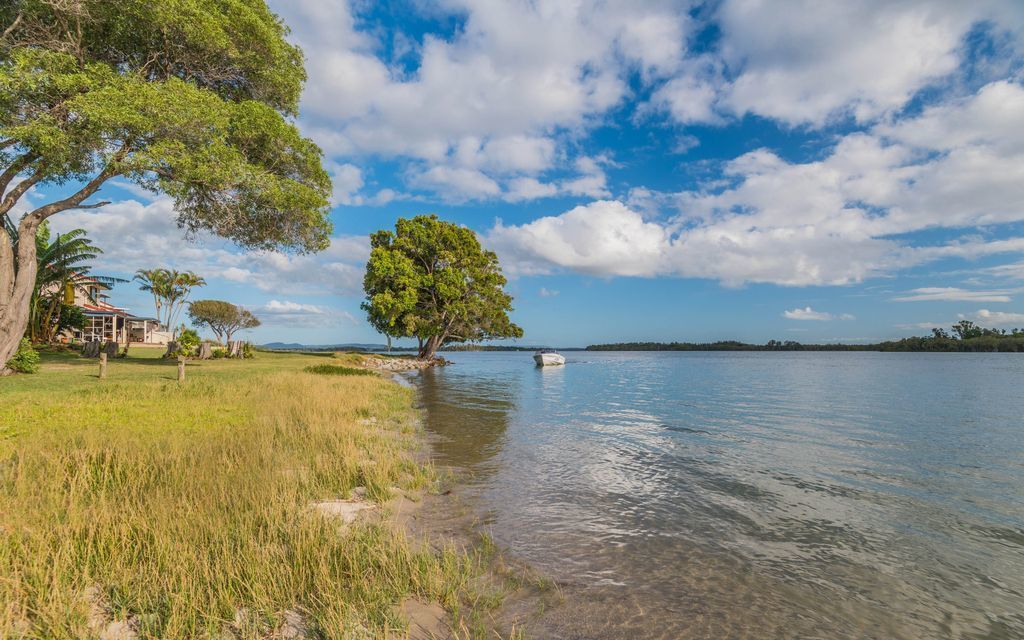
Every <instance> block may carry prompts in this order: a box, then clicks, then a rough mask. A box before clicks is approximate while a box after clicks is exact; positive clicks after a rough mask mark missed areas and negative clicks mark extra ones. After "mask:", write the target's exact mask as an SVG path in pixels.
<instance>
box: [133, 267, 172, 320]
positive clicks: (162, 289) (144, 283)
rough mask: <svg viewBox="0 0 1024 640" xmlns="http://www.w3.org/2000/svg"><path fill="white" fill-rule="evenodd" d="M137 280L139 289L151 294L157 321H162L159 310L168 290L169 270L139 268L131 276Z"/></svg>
mask: <svg viewBox="0 0 1024 640" xmlns="http://www.w3.org/2000/svg"><path fill="white" fill-rule="evenodd" d="M133 280H135V281H136V282H139V283H140V285H139V289H141V290H142V291H148V292H149V293H151V294H153V306H155V307H156V319H157V322H162V321H163V320H162V318H161V317H160V310H161V309H162V308H163V303H164V300H165V299H166V298H167V295H168V293H169V291H170V282H171V272H170V271H168V270H167V269H139V270H138V271H136V272H135V277H134V278H133Z"/></svg>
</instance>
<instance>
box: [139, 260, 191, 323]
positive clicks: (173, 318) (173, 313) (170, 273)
mask: <svg viewBox="0 0 1024 640" xmlns="http://www.w3.org/2000/svg"><path fill="white" fill-rule="evenodd" d="M135 280H136V281H138V282H139V283H140V286H139V288H140V289H142V290H143V291H148V292H150V293H152V294H153V304H154V305H155V306H156V318H157V320H159V321H160V323H161V324H163V325H164V327H165V328H166V329H168V330H170V331H174V333H175V334H177V329H176V328H175V329H172V327H175V325H176V324H177V320H178V317H179V316H180V315H181V309H182V308H183V307H184V306H185V303H186V302H187V301H188V296H189V294H191V293H192V289H194V288H196V287H202V286H205V285H206V280H204V279H203V278H202V277H200V276H198V275H196V273H195V272H193V271H177V270H175V269H139V270H138V271H136V272H135Z"/></svg>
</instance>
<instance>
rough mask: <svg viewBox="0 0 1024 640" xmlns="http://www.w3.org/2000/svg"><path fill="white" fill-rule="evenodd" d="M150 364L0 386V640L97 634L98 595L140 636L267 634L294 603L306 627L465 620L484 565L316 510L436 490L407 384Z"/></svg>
mask: <svg viewBox="0 0 1024 640" xmlns="http://www.w3.org/2000/svg"><path fill="white" fill-rule="evenodd" d="M160 355H161V354H160V352H159V351H157V350H145V349H141V348H136V349H133V350H132V353H131V355H130V357H128V358H126V359H115V360H111V361H110V364H109V366H108V377H107V379H106V380H99V379H98V375H97V374H98V363H97V361H95V360H84V359H82V358H80V357H78V356H77V354H46V355H44V357H43V366H42V370H41V371H40V372H39V373H38V374H35V375H20V376H13V377H9V378H0V514H2V516H0V637H2V638H19V637H24V638H68V639H72V638H74V639H78V638H83V637H94V636H95V635H96V629H95V628H93V629H90V621H89V620H90V598H89V597H87V596H86V594H88V593H90V590H92V592H93V593H94V594H95V593H99V594H102V600H103V602H104V603H105V605H106V609H107V614H108V616H109V618H110V619H114V620H131V621H132V624H133V625H134V626H135V627H136V629H137V631H138V634H139V637H148V638H211V639H212V638H265V637H268V635H269V634H270V633H271V632H272V631H273V629H274V628H275V627H276V626H277V625H278V624H280V622H281V620H282V616H283V612H285V611H286V610H297V611H300V612H301V614H302V616H303V617H304V619H305V620H306V621H307V622H308V623H309V624H310V626H311V627H312V629H313V632H314V636H313V637H324V638H350V637H367V638H370V637H389V636H392V637H404V635H405V629H406V621H404V620H403V619H402V618H401V616H400V614H399V613H398V610H397V605H398V603H399V602H400V601H401V600H402V599H403V598H406V597H411V596H414V597H418V598H421V599H426V600H433V601H438V602H441V603H442V604H443V605H444V606H445V607H446V608H447V609H448V610H449V611H452V612H454V613H455V619H456V620H459V614H458V611H459V609H460V607H462V606H463V603H464V602H466V599H467V584H468V581H469V579H470V577H471V576H472V574H473V572H474V571H475V570H476V569H475V567H476V564H475V561H473V560H470V558H468V557H467V556H466V555H464V554H461V553H456V552H454V551H450V550H449V551H445V552H442V553H433V552H429V551H415V550H414V548H416V546H415V545H410V544H409V542H408V540H407V539H406V538H405V536H404V534H403V533H402V532H400V531H396V530H394V529H393V527H391V526H389V525H387V524H373V523H367V524H362V525H358V526H354V527H351V528H349V529H348V530H347V531H345V532H340V531H339V527H338V524H337V523H336V522H334V521H331V520H330V519H327V518H324V517H322V516H319V515H317V514H316V513H313V512H312V510H311V509H310V508H309V505H310V503H311V502H313V501H316V500H322V499H329V498H339V497H347V496H350V495H351V492H352V490H353V489H354V488H355V487H360V486H361V487H366V489H367V496H368V498H369V499H371V500H374V501H384V500H386V499H387V498H388V497H389V496H390V495H391V487H399V488H403V489H421V488H424V487H426V486H427V485H428V484H429V483H430V482H431V473H430V470H429V469H427V468H424V467H423V466H422V465H421V464H420V463H419V462H417V459H416V455H415V447H416V438H415V436H414V425H415V414H414V411H413V409H412V392H411V391H410V390H409V389H405V388H402V387H400V386H399V385H396V384H394V383H391V382H390V381H388V380H386V379H384V378H382V377H380V376H375V375H374V376H332V375H329V376H325V375H317V374H314V373H310V372H307V371H305V370H304V369H305V368H306V367H310V366H314V365H318V364H335V363H337V364H354V363H355V360H357V359H358V358H354V357H352V356H343V357H335V356H334V355H333V354H329V353H328V354H316V355H312V354H277V353H258V354H257V357H256V358H255V359H252V360H247V361H236V360H208V361H203V362H190V363H189V364H188V366H187V368H186V370H187V374H186V380H185V382H184V383H181V384H179V383H178V382H177V381H176V375H177V369H176V363H174V362H167V361H164V360H162V359H160V357H159V356H160ZM90 634H92V635H90ZM224 634H227V635H224Z"/></svg>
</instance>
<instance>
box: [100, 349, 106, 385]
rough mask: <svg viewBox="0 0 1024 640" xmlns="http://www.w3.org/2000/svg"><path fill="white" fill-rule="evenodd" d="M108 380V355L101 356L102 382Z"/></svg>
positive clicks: (104, 353) (102, 354)
mask: <svg viewBox="0 0 1024 640" xmlns="http://www.w3.org/2000/svg"><path fill="white" fill-rule="evenodd" d="M106 378H107V353H106V352H103V353H101V354H100V380H105V379H106Z"/></svg>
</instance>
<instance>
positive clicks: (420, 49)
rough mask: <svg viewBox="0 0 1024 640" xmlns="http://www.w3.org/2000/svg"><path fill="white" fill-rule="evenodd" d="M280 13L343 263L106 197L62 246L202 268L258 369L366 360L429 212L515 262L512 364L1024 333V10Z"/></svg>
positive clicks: (604, 8)
mask: <svg viewBox="0 0 1024 640" xmlns="http://www.w3.org/2000/svg"><path fill="white" fill-rule="evenodd" d="M271 6H272V7H273V8H274V9H275V11H277V12H278V13H279V14H280V15H281V16H282V18H283V19H284V20H285V22H286V23H287V24H289V25H290V26H291V28H292V30H293V31H292V38H293V39H294V40H295V41H296V42H298V43H299V44H300V45H301V46H302V47H303V50H304V52H305V55H306V58H307V70H308V73H309V81H308V84H307V88H306V91H305V93H304V97H303V104H302V115H301V116H300V118H299V124H300V126H301V128H302V129H303V131H304V132H305V133H306V134H307V135H308V136H310V137H312V138H313V139H314V140H315V141H316V142H317V143H318V144H320V146H321V147H322V148H323V149H324V152H325V157H326V158H325V159H326V162H327V165H328V167H329V170H330V171H331V173H332V176H333V177H334V183H335V187H334V204H335V206H334V209H333V212H332V218H333V221H334V225H335V231H334V238H333V242H332V245H331V247H330V249H328V250H327V251H325V252H324V253H322V254H319V255H316V256H286V255H280V254H268V253H244V252H241V251H239V250H237V249H235V248H233V247H231V246H230V245H227V244H225V243H223V242H222V241H219V240H217V239H214V238H199V239H194V240H191V241H190V240H186V239H184V238H183V237H182V234H181V232H180V231H179V230H178V229H177V228H176V226H175V224H174V213H173V205H172V203H171V202H170V201H168V200H167V199H166V198H162V197H159V196H153V195H152V194H148V193H145V192H142V191H140V190H138V189H135V188H134V187H132V186H131V185H128V184H125V183H116V184H114V185H111V186H110V187H108V188H107V189H105V192H104V194H102V195H103V196H104V197H105V199H108V200H112V201H113V202H112V204H110V205H108V206H106V207H104V208H102V209H97V210H87V211H78V212H68V213H65V214H62V215H61V216H58V217H56V218H54V219H53V224H54V225H55V226H56V227H57V228H60V229H67V228H71V227H84V228H86V229H88V230H89V232H90V234H91V235H92V237H93V238H94V239H95V240H96V241H97V243H98V244H100V246H102V247H103V248H104V249H105V250H106V253H105V254H104V256H103V258H102V259H101V260H99V261H98V263H97V265H96V271H97V272H98V273H107V274H111V275H126V274H130V273H131V272H133V271H134V270H135V269H138V268H151V267H156V266H170V267H176V268H179V269H193V270H195V271H197V272H199V273H200V274H201V275H204V276H205V277H206V278H207V280H208V281H209V285H208V286H207V287H205V288H204V289H203V290H201V291H199V292H197V296H198V297H204V298H205V297H212V298H222V299H227V300H231V301H234V302H238V303H241V304H244V305H246V306H247V307H249V308H251V309H253V310H254V311H255V312H256V313H257V315H259V316H260V317H262V318H263V320H264V326H263V327H261V328H259V329H258V330H255V331H253V332H252V334H251V336H250V337H251V338H252V339H255V340H257V341H261V342H265V341H273V340H280V341H287V342H304V343H340V342H379V341H380V338H379V336H377V335H376V334H374V332H373V331H372V330H371V329H370V328H369V327H368V326H367V324H366V323H365V322H364V320H363V314H362V313H361V312H360V310H359V303H360V301H361V297H362V296H361V291H360V289H361V279H362V269H363V265H364V263H365V260H366V257H367V253H368V248H367V238H366V236H367V234H368V233H370V232H372V231H374V230H376V229H379V228H383V227H389V226H391V225H392V224H393V223H394V221H395V219H396V218H398V217H401V216H409V215H415V214H419V213H428V212H429V213H437V214H438V215H440V216H441V217H443V218H445V219H448V220H452V221H455V222H458V223H461V224H465V225H467V226H468V227H470V228H472V229H473V230H474V231H476V232H477V233H478V235H479V236H480V238H481V241H482V242H483V243H484V245H485V246H487V247H489V248H492V249H494V250H495V251H497V252H498V254H499V256H500V257H501V260H502V264H503V265H504V267H505V269H506V271H507V272H508V274H509V276H510V285H509V288H510V290H511V292H512V293H513V295H514V296H515V307H516V310H515V313H514V320H515V321H516V322H517V323H518V324H520V325H521V326H522V327H523V328H524V330H525V332H526V336H525V338H524V339H523V340H522V342H523V343H525V344H553V345H562V346H575V345H585V344H588V343H592V342H600V341H620V340H621V341H628V340H665V341H668V340H700V341H704V340H715V339H742V340H749V341H756V342H763V341H766V340H768V339H772V338H775V339H781V340H799V341H805V342H809V341H833V340H839V341H845V342H860V341H868V340H878V339H885V338H893V337H899V336H904V335H912V334H920V333H924V332H926V328H927V327H930V326H934V325H947V324H951V323H953V322H955V321H957V320H958V319H960V318H968V319H972V320H976V321H978V322H979V323H980V324H983V325H986V326H997V327H1002V328H1011V327H1015V326H1022V327H1024V305H1022V304H1021V302H1020V300H1022V299H1024V256H1022V251H1024V86H1022V83H1021V80H1022V66H1021V62H1022V60H1024V57H1022V51H1024V3H1020V2H1016V1H1014V0H1006V1H995V0H992V1H976V2H970V3H964V2H953V1H950V2H940V1H935V0H928V1H924V0H921V1H916V0H906V1H903V2H898V3H897V2H888V1H881V0H879V1H863V2H858V3H852V2H817V1H811V0H807V1H804V2H798V1H795V0H794V1H781V2H780V1H772V2H768V1H767V0H764V1H757V0H721V1H720V2H711V3H690V2H670V1H655V0H652V1H649V2H647V1H636V2H584V1H582V0H581V1H578V2H571V1H565V0H559V1H545V0H534V1H531V2H521V1H500V0H445V1H443V2H425V1H421V0H410V1H408V2H403V1H396V2H388V3H380V2H368V1H364V0H347V1H346V0H289V1H286V0H274V1H272V2H271ZM44 195H45V194H39V193H37V194H34V195H33V197H35V198H42V197H43V196H44ZM113 301H114V302H115V303H119V304H123V305H125V306H128V307H130V308H131V309H132V310H133V311H135V312H137V313H148V312H149V311H150V305H151V301H150V300H149V299H148V297H147V296H146V295H145V294H142V293H140V292H138V291H137V290H136V288H135V287H134V286H133V285H120V286H119V287H118V288H117V289H115V291H114V297H113Z"/></svg>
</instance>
